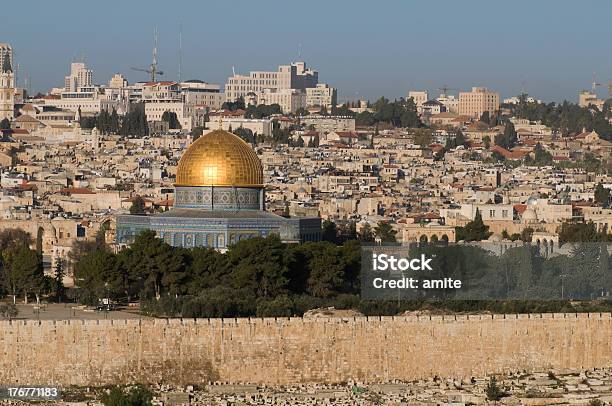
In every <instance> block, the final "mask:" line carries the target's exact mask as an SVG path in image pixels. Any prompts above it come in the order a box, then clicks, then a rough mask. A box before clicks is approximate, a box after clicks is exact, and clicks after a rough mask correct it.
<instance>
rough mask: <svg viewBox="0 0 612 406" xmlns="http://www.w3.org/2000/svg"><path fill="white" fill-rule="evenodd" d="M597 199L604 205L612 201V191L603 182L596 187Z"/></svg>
mask: <svg viewBox="0 0 612 406" xmlns="http://www.w3.org/2000/svg"><path fill="white" fill-rule="evenodd" d="M595 201H596V202H597V203H599V204H601V205H602V206H604V207H605V206H607V205H608V203H609V202H610V191H609V190H608V189H606V188H605V187H604V186H603V184H602V183H601V182H599V183H598V184H597V187H595Z"/></svg>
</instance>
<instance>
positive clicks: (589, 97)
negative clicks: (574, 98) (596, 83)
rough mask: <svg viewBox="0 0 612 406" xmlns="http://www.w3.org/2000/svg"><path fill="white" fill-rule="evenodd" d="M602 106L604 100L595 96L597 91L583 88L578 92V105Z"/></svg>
mask: <svg viewBox="0 0 612 406" xmlns="http://www.w3.org/2000/svg"><path fill="white" fill-rule="evenodd" d="M591 104H592V105H594V106H597V107H598V108H603V104H604V100H602V99H598V98H597V93H595V92H593V91H590V90H583V91H581V92H580V93H578V105H579V106H580V107H589V106H590V105H591Z"/></svg>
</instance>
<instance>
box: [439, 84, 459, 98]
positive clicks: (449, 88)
mask: <svg viewBox="0 0 612 406" xmlns="http://www.w3.org/2000/svg"><path fill="white" fill-rule="evenodd" d="M438 90H439V91H441V92H442V96H444V97H446V95H447V93H448V91H449V90H457V89H453V88H451V87H448V85H443V86H442V87H439V88H438Z"/></svg>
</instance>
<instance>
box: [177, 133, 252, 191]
mask: <svg viewBox="0 0 612 406" xmlns="http://www.w3.org/2000/svg"><path fill="white" fill-rule="evenodd" d="M176 186H236V187H263V168H262V166H261V161H260V160H259V158H258V157H257V154H256V153H255V151H253V148H251V146H250V145H249V144H247V143H246V142H244V141H243V140H242V139H241V138H240V137H238V136H237V135H234V134H232V133H229V132H227V131H223V130H215V131H211V132H209V133H208V134H204V135H202V136H200V138H198V139H197V140H196V141H195V142H194V143H193V144H191V145H190V146H189V148H187V151H185V153H184V154H183V156H182V157H181V160H180V161H179V164H178V168H177V172H176Z"/></svg>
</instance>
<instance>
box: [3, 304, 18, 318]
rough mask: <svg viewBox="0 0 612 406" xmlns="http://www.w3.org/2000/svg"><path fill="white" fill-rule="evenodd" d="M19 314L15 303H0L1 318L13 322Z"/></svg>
mask: <svg viewBox="0 0 612 406" xmlns="http://www.w3.org/2000/svg"><path fill="white" fill-rule="evenodd" d="M18 314H19V310H18V309H17V306H15V304H14V303H0V316H2V317H4V318H5V319H8V320H12V319H14V318H15V317H17V315H18Z"/></svg>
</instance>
